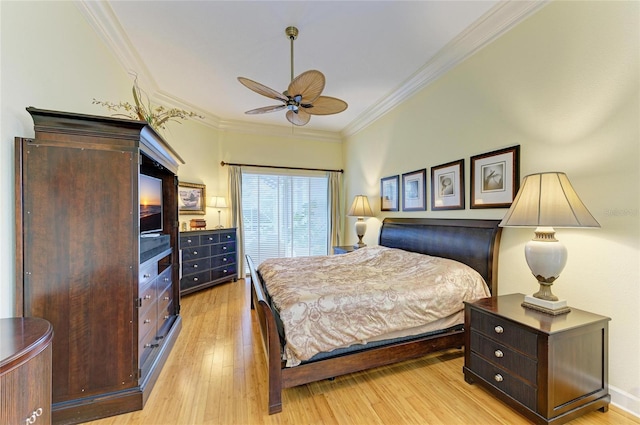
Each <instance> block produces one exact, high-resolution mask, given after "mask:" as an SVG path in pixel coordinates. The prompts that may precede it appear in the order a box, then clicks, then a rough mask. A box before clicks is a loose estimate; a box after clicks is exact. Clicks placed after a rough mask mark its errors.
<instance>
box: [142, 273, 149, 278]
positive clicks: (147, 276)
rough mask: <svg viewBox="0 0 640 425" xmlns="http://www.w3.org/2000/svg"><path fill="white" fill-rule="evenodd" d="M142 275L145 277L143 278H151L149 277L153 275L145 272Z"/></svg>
mask: <svg viewBox="0 0 640 425" xmlns="http://www.w3.org/2000/svg"><path fill="white" fill-rule="evenodd" d="M142 277H143V278H145V279H149V278H150V277H151V275H150V274H147V273H145V274H143V275H142Z"/></svg>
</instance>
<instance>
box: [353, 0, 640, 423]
mask: <svg viewBox="0 0 640 425" xmlns="http://www.w3.org/2000/svg"><path fill="white" fill-rule="evenodd" d="M639 16H640V3H638V2H554V3H551V4H549V5H547V6H546V7H544V8H543V9H542V10H540V11H539V12H538V13H536V14H535V15H534V16H532V17H530V18H529V19H528V20H527V21H525V22H523V23H521V24H520V25H518V26H517V27H516V28H515V29H513V30H511V31H510V32H509V33H507V34H506V35H504V36H502V37H501V38H500V39H498V40H496V41H495V42H494V43H492V44H491V45H489V46H487V47H485V48H484V49H483V50H481V51H480V52H478V53H477V54H476V55H474V56H473V57H471V58H470V59H468V60H467V61H465V62H464V63H462V64H461V65H459V66H458V67H456V68H455V69H454V70H452V71H451V72H449V73H448V74H447V75H445V76H444V77H442V78H440V79H439V80H438V81H436V82H435V83H433V84H432V85H431V86H429V87H427V88H426V89H424V90H423V91H421V92H419V93H418V94H416V95H415V96H413V97H412V98H411V99H410V100H409V101H407V102H405V103H403V104H402V105H400V106H399V107H397V108H396V109H395V110H393V111H391V112H390V113H388V114H387V115H386V116H384V117H383V118H382V119H380V120H378V121H377V122H375V123H374V124H373V125H371V126H370V127H368V128H367V129H365V130H364V131H362V132H360V133H359V134H357V135H355V136H353V137H350V138H349V139H348V140H347V141H346V142H345V149H344V152H345V153H344V154H345V169H346V170H347V174H346V182H347V187H346V193H347V195H346V196H347V199H351V198H352V197H353V196H354V195H356V194H358V193H365V194H367V195H369V198H370V200H371V201H374V204H376V207H377V210H378V211H380V209H379V200H378V196H379V184H380V178H381V177H386V176H391V175H395V174H402V173H405V172H409V171H413V170H416V169H420V168H425V167H426V168H427V170H429V169H430V167H432V166H436V165H440V164H444V163H447V162H450V161H454V160H458V159H461V158H464V159H465V162H466V164H465V165H466V177H467V178H466V187H467V190H466V192H467V198H466V205H467V209H466V210H464V211H450V212H446V211H440V212H431V211H428V212H422V213H415V212H414V213H403V212H398V213H385V214H379V215H378V217H377V218H371V219H369V220H368V225H369V226H368V227H369V228H368V231H367V235H366V237H365V239H366V240H365V242H366V243H368V244H375V243H376V238H377V228H378V226H379V225H380V220H381V219H382V218H383V217H384V216H386V215H395V216H432V217H477V218H496V219H499V218H502V216H503V215H504V213H505V212H506V210H504V209H489V210H477V209H473V210H472V209H469V196H468V194H469V168H470V167H469V157H470V156H472V155H476V154H480V153H483V152H489V151H492V150H495V149H499V148H503V147H507V146H512V145H520V146H521V176H525V175H526V174H530V173H534V172H540V171H564V172H566V173H567V175H568V176H569V178H570V180H571V182H572V183H573V185H574V187H575V189H576V191H577V192H578V194H579V195H580V197H581V198H582V200H583V201H584V203H585V204H586V205H587V207H588V208H589V209H590V211H591V212H592V213H593V215H594V216H595V217H596V219H597V220H598V221H599V222H600V224H601V225H602V228H601V229H598V230H580V229H556V230H557V237H558V238H559V239H560V240H562V241H563V242H564V243H565V245H566V246H567V248H568V250H569V261H568V264H567V266H566V268H565V270H564V272H563V273H562V275H561V277H560V278H559V280H558V281H557V282H556V284H554V286H553V288H554V293H556V295H559V296H560V297H562V298H566V299H567V300H568V302H569V304H570V305H571V306H573V307H576V308H580V309H584V310H589V311H593V312H596V313H599V314H602V315H606V316H609V317H611V319H612V320H611V322H610V345H609V354H610V360H609V371H610V374H609V378H610V379H609V382H610V385H611V387H612V388H611V392H612V396H613V400H614V402H616V403H617V404H619V405H621V406H623V407H625V408H626V409H629V410H632V411H634V412H635V414H636V415H640V358H639V357H638V354H637V353H638V352H640V326H639V325H640V320H639V319H638V314H637V312H638V311H640V284H639V282H640V200H639V195H640V190H639V182H640V175H639V172H638V169H639V168H640V125H639V122H640V119H639V117H640V106H639V89H638V85H639V83H640V78H639V77H640V71H639V63H638V62H639V56H640V55H639V52H640V48H639V42H640V29H639V28H640V22H639ZM429 184H430V183H429ZM430 190H431V189H430V187H429V189H428V197H430V193H431V192H430ZM429 208H430V206H429ZM353 224H354V223H353V219H352V218H348V220H347V223H346V226H345V229H346V232H347V241H348V242H349V241H350V242H355V240H356V236H355V232H354V231H353ZM532 236H533V229H529V230H518V229H512V228H507V229H504V232H503V237H502V244H501V250H500V263H499V288H500V289H499V292H500V294H507V293H513V292H522V293H533V292H535V291H536V290H537V283H536V280H535V278H534V277H533V276H531V273H530V271H529V269H528V267H527V265H526V262H525V260H524V251H523V250H524V244H525V242H526V241H527V240H529V239H531V237H532Z"/></svg>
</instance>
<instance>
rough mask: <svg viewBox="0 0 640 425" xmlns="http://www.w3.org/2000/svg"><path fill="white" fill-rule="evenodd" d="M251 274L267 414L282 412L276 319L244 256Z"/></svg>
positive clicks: (280, 369)
mask: <svg viewBox="0 0 640 425" xmlns="http://www.w3.org/2000/svg"><path fill="white" fill-rule="evenodd" d="M246 258H247V263H248V265H249V271H250V273H251V288H252V290H251V308H252V309H254V310H255V312H256V316H257V317H258V324H259V325H260V333H261V334H262V342H263V347H264V351H265V354H266V360H267V369H268V373H267V375H268V376H267V380H268V382H267V384H268V385H269V414H270V415H271V414H274V413H278V412H281V411H282V359H281V354H280V353H281V348H280V337H279V336H278V328H277V326H276V319H275V316H274V314H273V310H272V309H271V306H270V305H269V303H268V302H267V298H266V296H265V294H264V290H263V286H262V278H261V277H260V275H259V274H258V272H257V270H256V267H255V265H254V264H253V261H252V260H251V257H250V256H248V255H247V256H246Z"/></svg>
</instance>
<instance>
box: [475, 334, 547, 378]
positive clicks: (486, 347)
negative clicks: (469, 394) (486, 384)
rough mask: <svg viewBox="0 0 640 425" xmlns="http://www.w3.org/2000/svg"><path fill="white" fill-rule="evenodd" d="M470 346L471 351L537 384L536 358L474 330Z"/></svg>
mask: <svg viewBox="0 0 640 425" xmlns="http://www.w3.org/2000/svg"><path fill="white" fill-rule="evenodd" d="M470 348H471V351H473V352H475V353H476V354H479V355H480V356H482V357H484V358H485V359H486V360H488V361H489V362H491V363H494V364H495V365H498V366H500V367H501V368H503V369H505V370H507V371H509V373H510V374H512V375H517V376H519V377H520V378H522V379H524V380H526V381H528V382H529V383H531V384H532V385H535V384H536V382H537V375H538V369H537V367H538V363H537V361H536V359H533V358H531V357H527V356H525V355H523V354H521V353H519V352H517V351H514V350H512V349H511V348H509V347H507V346H506V345H503V344H500V343H498V342H496V341H494V340H493V339H490V338H487V337H485V336H483V335H481V334H479V333H477V332H475V331H473V330H472V331H471V347H470Z"/></svg>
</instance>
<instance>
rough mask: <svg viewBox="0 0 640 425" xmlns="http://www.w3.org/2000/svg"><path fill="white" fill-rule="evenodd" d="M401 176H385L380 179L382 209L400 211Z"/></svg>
mask: <svg viewBox="0 0 640 425" xmlns="http://www.w3.org/2000/svg"><path fill="white" fill-rule="evenodd" d="M399 180H400V176H391V177H384V178H382V179H380V210H381V211H398V198H399V196H398V195H399V194H400V193H399V192H400V190H399V188H400V186H399V185H398V183H399Z"/></svg>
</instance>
